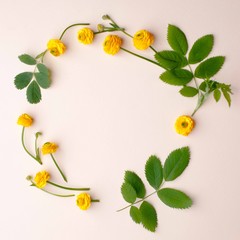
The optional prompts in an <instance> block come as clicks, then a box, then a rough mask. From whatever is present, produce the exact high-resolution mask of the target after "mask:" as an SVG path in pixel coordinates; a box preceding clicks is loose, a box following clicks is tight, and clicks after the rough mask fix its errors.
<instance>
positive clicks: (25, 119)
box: [17, 113, 33, 127]
mask: <svg viewBox="0 0 240 240" xmlns="http://www.w3.org/2000/svg"><path fill="white" fill-rule="evenodd" d="M32 123H33V119H32V117H31V116H29V115H28V114H26V113H24V114H22V115H21V116H20V117H19V118H18V120H17V124H18V125H22V126H23V127H30V126H31V125H32Z"/></svg>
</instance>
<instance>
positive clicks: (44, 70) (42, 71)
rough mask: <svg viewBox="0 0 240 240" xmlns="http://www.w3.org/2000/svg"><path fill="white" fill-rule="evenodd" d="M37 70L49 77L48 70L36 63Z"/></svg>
mask: <svg viewBox="0 0 240 240" xmlns="http://www.w3.org/2000/svg"><path fill="white" fill-rule="evenodd" d="M37 69H38V71H39V72H40V73H42V74H45V75H49V70H48V68H47V67H46V66H45V65H44V64H42V63H38V64H37Z"/></svg>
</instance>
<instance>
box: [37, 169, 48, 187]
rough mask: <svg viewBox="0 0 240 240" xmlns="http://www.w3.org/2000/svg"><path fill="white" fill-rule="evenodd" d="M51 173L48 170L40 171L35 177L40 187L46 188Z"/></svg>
mask: <svg viewBox="0 0 240 240" xmlns="http://www.w3.org/2000/svg"><path fill="white" fill-rule="evenodd" d="M49 178H50V175H49V173H48V172H46V171H42V172H38V173H37V174H36V176H35V178H34V182H35V184H36V186H37V187H38V188H44V187H45V186H46V184H47V181H48V179H49Z"/></svg>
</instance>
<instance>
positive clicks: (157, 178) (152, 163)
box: [145, 156, 163, 190]
mask: <svg viewBox="0 0 240 240" xmlns="http://www.w3.org/2000/svg"><path fill="white" fill-rule="evenodd" d="M145 176H146V178H147V180H148V182H149V184H150V185H151V186H152V187H153V188H154V189H156V190H157V189H159V187H160V186H161V183H162V180H163V168H162V164H161V161H160V159H159V158H158V157H157V156H151V157H150V158H149V159H148V160H147V162H146V165H145Z"/></svg>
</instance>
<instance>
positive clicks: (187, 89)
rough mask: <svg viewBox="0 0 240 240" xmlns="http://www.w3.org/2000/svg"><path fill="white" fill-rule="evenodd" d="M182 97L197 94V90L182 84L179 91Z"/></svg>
mask: <svg viewBox="0 0 240 240" xmlns="http://www.w3.org/2000/svg"><path fill="white" fill-rule="evenodd" d="M179 92H180V94H181V95H183V96H184V97H194V96H196V95H197V94H198V90H197V89H196V88H194V87H189V86H184V87H183V88H182V89H181V90H180V91H179Z"/></svg>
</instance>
